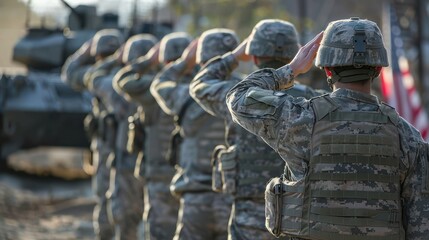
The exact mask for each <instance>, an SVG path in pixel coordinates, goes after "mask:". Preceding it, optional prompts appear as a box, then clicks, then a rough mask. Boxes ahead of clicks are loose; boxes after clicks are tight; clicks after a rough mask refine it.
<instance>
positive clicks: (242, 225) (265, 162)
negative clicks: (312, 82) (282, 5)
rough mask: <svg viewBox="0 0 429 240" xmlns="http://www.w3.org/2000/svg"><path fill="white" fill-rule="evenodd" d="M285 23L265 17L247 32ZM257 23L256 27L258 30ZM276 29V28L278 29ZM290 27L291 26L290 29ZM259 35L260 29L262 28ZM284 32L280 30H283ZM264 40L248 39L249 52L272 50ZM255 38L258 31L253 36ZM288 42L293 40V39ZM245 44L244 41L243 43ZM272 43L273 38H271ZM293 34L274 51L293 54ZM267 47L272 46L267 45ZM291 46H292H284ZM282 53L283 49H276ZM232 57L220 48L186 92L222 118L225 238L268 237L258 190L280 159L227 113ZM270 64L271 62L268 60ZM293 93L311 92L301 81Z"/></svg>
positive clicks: (234, 80)
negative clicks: (227, 196) (227, 204)
mask: <svg viewBox="0 0 429 240" xmlns="http://www.w3.org/2000/svg"><path fill="white" fill-rule="evenodd" d="M288 26H289V24H286V29H285V22H280V21H271V20H265V21H263V22H261V23H259V24H258V25H257V27H255V28H256V29H259V30H258V31H254V32H253V35H255V34H258V35H261V32H262V33H263V32H264V31H263V30H264V29H266V30H267V31H268V30H270V29H273V28H274V29H275V28H278V29H277V30H276V31H273V30H270V32H272V33H273V35H274V36H271V37H276V35H275V33H276V32H283V33H288V31H289V32H290V31H291V28H290V27H288ZM261 29H262V30H261ZM279 30H280V31H279ZM292 30H294V29H292ZM262 35H263V34H262ZM289 35H292V36H288V38H293V36H295V37H296V33H294V32H292V34H290V33H289ZM285 36H286V35H285ZM262 37H263V38H264V39H265V41H261V43H259V42H258V41H256V43H255V42H254V41H253V40H251V39H252V37H250V38H249V39H250V41H251V43H253V44H254V45H255V46H254V48H257V49H256V50H255V49H253V48H252V51H255V52H251V53H252V54H255V55H257V56H265V57H268V56H271V57H273V56H274V55H275V54H276V53H275V52H274V51H271V52H270V48H268V47H265V48H263V47H262V46H261V45H264V46H267V45H269V44H270V43H271V42H272V41H271V42H270V36H264V35H263V36H262ZM253 38H254V39H256V40H258V39H260V38H261V36H258V37H253ZM290 42H292V43H293V42H295V45H293V44H291V43H290ZM288 44H290V45H292V47H289V46H288ZM249 45H251V44H248V45H247V46H249ZM273 45H275V44H273ZM296 45H297V40H296V39H295V40H289V41H285V42H284V43H282V46H280V47H283V48H285V51H287V52H285V53H279V56H278V57H282V58H284V57H285V56H293V55H294V53H295V51H296V49H297V47H296ZM273 49H275V48H274V47H273ZM290 49H292V50H293V51H292V52H289V51H290ZM280 54H285V55H280ZM238 64H239V63H238V61H237V60H236V59H235V58H234V56H232V54H225V55H224V56H222V57H221V58H218V59H215V60H213V61H211V62H210V63H209V64H208V65H207V66H205V68H204V69H203V70H202V71H201V72H200V73H199V74H198V75H197V76H196V77H195V78H194V80H193V81H192V84H191V89H190V91H191V94H192V96H193V97H194V98H195V99H196V101H197V102H198V103H199V104H200V105H201V106H202V107H204V109H206V111H208V112H209V113H211V114H213V115H215V116H217V117H221V118H223V119H224V120H225V124H226V127H227V133H228V135H227V140H228V146H227V147H228V149H229V151H228V152H226V153H223V154H221V159H222V160H221V161H222V165H225V160H229V159H231V158H233V162H234V164H233V165H235V166H234V167H232V168H229V169H226V167H225V166H222V167H223V168H224V171H223V175H224V186H223V188H224V191H227V192H231V193H233V194H234V197H235V198H234V206H233V209H232V213H231V219H230V222H229V236H228V237H229V239H274V237H273V236H272V235H271V234H270V233H269V232H268V231H267V230H266V228H265V225H264V219H265V216H264V207H265V204H264V191H265V185H266V182H268V181H269V180H270V178H272V177H274V176H278V175H280V174H281V173H282V172H283V169H284V163H283V161H281V159H280V157H279V156H278V154H277V153H276V152H275V151H273V150H272V149H271V148H270V147H269V146H268V145H267V144H265V143H264V142H263V140H262V139H261V138H259V137H257V136H255V135H253V134H251V133H249V132H248V131H246V130H244V129H243V128H241V127H240V126H239V125H237V124H234V123H233V121H232V118H231V115H230V113H229V111H228V109H227V106H226V103H225V100H226V94H227V92H228V91H229V90H230V89H231V88H232V87H233V86H235V85H236V84H237V83H238V82H239V81H240V80H241V79H240V78H237V77H234V75H231V73H232V71H233V70H234V69H236V68H237V66H238ZM271 64H273V63H271ZM291 91H292V92H293V94H294V95H299V96H306V97H311V96H314V95H316V93H315V92H314V91H313V90H312V89H310V88H307V87H306V86H303V85H297V86H296V87H295V88H294V89H293V90H291ZM228 175H232V177H231V178H232V179H233V180H229V179H231V178H228Z"/></svg>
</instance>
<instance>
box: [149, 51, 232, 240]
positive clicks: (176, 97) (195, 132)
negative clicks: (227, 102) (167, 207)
mask: <svg viewBox="0 0 429 240" xmlns="http://www.w3.org/2000/svg"><path fill="white" fill-rule="evenodd" d="M185 70H186V63H185V62H183V61H182V60H181V59H179V60H177V61H176V62H174V63H172V64H169V65H167V66H166V67H165V68H164V69H163V70H162V71H161V72H160V73H159V74H158V76H157V78H156V79H155V81H154V83H153V84H152V86H151V92H152V94H153V95H154V97H155V98H156V100H157V102H158V103H159V105H160V106H161V107H162V109H163V110H164V111H165V112H166V113H168V114H170V115H178V114H179V112H181V109H182V108H183V106H185V105H187V102H188V101H189V100H191V97H190V95H189V82H190V80H191V79H192V77H193V76H195V73H196V72H195V70H196V69H194V71H193V72H191V73H186V72H185ZM190 103H191V104H190V105H189V106H188V107H187V109H186V111H184V114H183V121H182V124H181V131H180V134H181V136H182V137H183V142H182V144H181V145H180V148H179V159H178V164H177V165H178V166H177V167H176V175H175V176H174V178H173V180H172V183H171V186H170V190H171V192H172V193H173V194H175V195H178V196H181V203H182V204H181V208H180V213H179V216H180V219H179V220H178V225H177V226H178V228H177V230H176V235H175V239H193V237H195V239H200V237H198V236H207V235H204V234H206V233H207V232H210V231H211V229H210V228H209V226H210V225H209V224H208V223H209V221H208V219H207V218H202V220H201V221H195V219H193V217H194V216H193V214H192V212H193V211H195V210H189V211H190V212H189V211H188V210H187V209H192V208H193V205H192V202H188V197H187V196H189V195H188V194H192V195H194V197H195V204H197V202H198V204H199V205H200V206H201V205H206V206H207V200H205V199H204V197H203V195H205V194H209V193H210V194H212V192H211V184H212V181H211V163H210V157H211V153H212V151H213V149H214V148H215V146H216V145H219V144H224V142H225V140H224V137H225V132H224V126H223V121H222V120H221V119H216V118H214V117H213V116H211V115H210V114H208V113H206V112H205V111H204V110H203V109H202V108H201V107H200V106H199V105H198V104H197V103H195V102H194V101H192V102H190ZM213 196H214V195H213ZM215 196H217V197H218V198H227V197H228V196H227V195H223V194H218V195H215ZM199 201H203V202H199ZM188 203H189V205H188ZM223 203H225V202H223ZM215 204H216V202H215ZM209 207H210V208H211V211H214V210H216V209H220V208H225V206H217V207H216V206H214V205H211V206H209ZM200 210H201V211H203V209H200ZM198 219H201V218H198ZM226 221H227V216H225V223H226ZM196 222H198V224H200V225H199V226H200V227H201V228H199V229H195V231H193V230H188V229H193V226H194V224H197V223H196ZM221 227H223V233H224V234H223V235H222V234H221V232H222V230H221V229H216V231H217V233H216V235H219V236H225V235H226V232H227V226H226V225H223V226H221ZM189 231H191V232H189ZM196 231H198V232H196ZM187 234H194V236H193V237H191V236H189V235H187ZM213 237H214V236H213V235H212V236H211V237H209V238H201V239H214V238H213Z"/></svg>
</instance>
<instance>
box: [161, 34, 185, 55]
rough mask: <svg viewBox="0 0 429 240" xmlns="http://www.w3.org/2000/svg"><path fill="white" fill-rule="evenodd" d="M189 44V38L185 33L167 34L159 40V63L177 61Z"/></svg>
mask: <svg viewBox="0 0 429 240" xmlns="http://www.w3.org/2000/svg"><path fill="white" fill-rule="evenodd" d="M190 42H191V37H190V36H189V35H188V34H187V33H185V32H175V33H170V34H167V35H166V36H164V37H163V38H162V39H161V43H160V46H159V61H160V62H170V61H174V60H176V59H178V58H179V57H180V56H182V53H183V50H185V48H186V47H187V46H188V45H189V43H190Z"/></svg>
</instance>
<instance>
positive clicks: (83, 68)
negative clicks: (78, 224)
mask: <svg viewBox="0 0 429 240" xmlns="http://www.w3.org/2000/svg"><path fill="white" fill-rule="evenodd" d="M121 43H122V34H121V33H120V32H119V31H117V30H115V29H104V30H100V31H98V32H97V33H96V34H95V35H94V37H93V38H92V40H90V41H88V42H87V43H85V44H84V45H83V46H82V47H81V48H80V49H79V50H78V51H77V52H76V53H74V54H73V55H72V56H70V57H69V58H68V59H67V61H66V63H65V64H64V66H63V70H62V78H63V80H64V81H65V82H66V83H68V84H69V85H70V86H71V87H72V88H74V89H75V90H78V91H83V90H85V89H86V86H85V84H84V76H85V74H86V73H87V72H88V71H89V70H90V68H91V66H92V65H93V63H95V62H98V61H103V59H105V58H107V57H108V56H110V55H112V54H113V53H115V51H116V50H117V49H118V48H119V47H120V45H121ZM92 103H93V106H92V114H90V115H89V116H88V117H87V118H86V119H85V126H86V128H87V131H88V132H89V134H90V136H91V151H92V154H93V157H92V158H93V161H94V167H95V169H96V170H95V171H96V172H95V174H94V177H93V189H94V192H95V193H96V196H97V204H96V206H95V208H94V215H93V218H94V231H95V234H96V237H97V239H111V238H112V237H113V236H114V229H113V226H112V225H111V224H110V223H109V220H108V217H107V206H106V203H107V199H106V192H107V190H108V188H109V169H108V168H107V165H106V163H107V157H108V155H109V154H110V152H111V149H110V148H109V147H108V144H107V143H106V141H105V139H104V138H103V134H104V133H103V132H102V130H103V129H101V126H102V125H103V124H100V123H103V121H104V119H103V116H105V111H106V107H105V106H104V105H103V104H102V102H101V101H99V99H98V98H96V97H93V100H92Z"/></svg>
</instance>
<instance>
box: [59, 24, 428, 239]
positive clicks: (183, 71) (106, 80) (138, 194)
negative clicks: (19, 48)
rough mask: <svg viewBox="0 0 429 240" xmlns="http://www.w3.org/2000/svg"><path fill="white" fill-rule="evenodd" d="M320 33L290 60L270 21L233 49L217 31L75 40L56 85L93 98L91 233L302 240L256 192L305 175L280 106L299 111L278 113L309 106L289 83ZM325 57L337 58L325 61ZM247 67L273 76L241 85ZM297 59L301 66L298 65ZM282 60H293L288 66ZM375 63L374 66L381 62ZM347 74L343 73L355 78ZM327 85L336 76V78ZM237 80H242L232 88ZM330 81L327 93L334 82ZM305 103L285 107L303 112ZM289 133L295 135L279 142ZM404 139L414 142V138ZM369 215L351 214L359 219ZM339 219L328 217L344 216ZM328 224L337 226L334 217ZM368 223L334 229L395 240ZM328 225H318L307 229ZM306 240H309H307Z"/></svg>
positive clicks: (284, 33) (290, 40) (288, 28)
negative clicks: (140, 227) (62, 82)
mask: <svg viewBox="0 0 429 240" xmlns="http://www.w3.org/2000/svg"><path fill="white" fill-rule="evenodd" d="M353 21H357V22H359V24H362V26H366V25H365V24H367V22H369V21H365V20H359V19H358V20H356V19H354V20H344V21H343V22H345V23H347V24H349V25H351V26H355V25H356V24H355V25H353V24H354V22H353ZM340 22H341V21H340ZM343 22H341V23H343ZM349 22H351V23H349ZM370 23H371V24H372V22H370ZM347 24H346V25H347ZM371 24H369V26H370V27H371V28H372V27H374V26H373V25H371ZM347 26H348V25H347ZM351 29H353V28H351ZM377 29H378V28H377ZM350 31H355V30H350ZM371 31H373V30H371ZM353 34H355V33H353ZM353 34H352V35H351V36H352V37H353V36H355V35H353ZM369 34H373V33H371V32H370V33H369ZM369 36H371V35H369ZM321 37H322V34H319V35H318V36H317V37H316V38H315V39H314V40H313V41H311V42H310V43H309V44H308V46H307V45H306V46H304V48H302V49H301V51H300V52H298V50H299V49H300V46H299V44H298V36H297V33H296V30H295V28H294V26H293V25H292V24H290V23H289V22H286V21H282V20H274V19H270V20H263V21H261V22H259V23H258V24H257V25H256V26H255V27H254V29H253V31H252V33H251V34H250V36H249V37H248V38H247V39H245V40H244V41H242V42H241V43H240V41H239V39H238V37H237V35H236V34H235V32H234V31H233V30H230V29H223V28H216V29H211V30H208V31H205V32H204V33H202V34H201V36H199V37H198V38H197V39H194V40H192V39H191V37H190V36H189V35H188V34H186V33H172V34H168V35H166V36H165V37H164V38H162V39H161V40H160V41H159V42H157V40H156V39H155V38H154V37H153V36H152V35H149V34H141V35H136V36H133V37H131V38H130V39H128V40H127V41H126V42H125V43H123V37H122V35H121V33H120V32H118V31H117V30H111V29H109V30H101V31H99V32H98V33H97V34H96V35H95V36H94V38H93V39H92V40H90V41H89V42H87V43H86V44H84V45H83V46H82V47H81V49H80V50H78V51H77V52H76V53H75V54H74V55H72V56H71V57H70V58H69V59H68V60H67V62H66V64H65V66H64V68H63V78H64V80H65V81H66V82H67V83H68V84H70V86H72V87H73V88H74V89H76V90H80V91H84V90H88V91H90V92H91V93H92V95H93V112H92V114H91V115H90V116H88V117H87V118H86V119H85V126H86V127H87V130H88V132H90V133H91V136H92V142H91V150H92V152H93V160H94V164H95V167H96V173H95V176H94V187H95V193H96V195H97V197H98V202H97V205H96V208H95V210H94V229H95V232H96V235H97V237H98V238H99V239H112V238H113V237H114V236H115V237H116V239H136V238H138V237H137V228H138V224H139V222H140V220H141V216H142V214H143V223H144V227H145V229H144V235H145V236H144V239H173V238H174V239H232V240H235V239H275V238H276V237H275V236H273V235H272V234H274V235H276V236H284V235H290V236H298V237H300V234H299V232H300V231H297V232H294V231H293V229H294V227H295V225H296V224H298V223H299V224H301V223H300V222H299V220H295V221H297V222H295V223H296V224H293V223H292V224H291V223H289V224H291V225H288V226H287V227H286V229H287V228H290V229H292V230H290V229H289V230H290V232H288V231H289V230H284V229H282V230H281V231H283V234H281V233H280V232H279V231H280V230H279V228H280V226H277V227H275V228H276V229H270V228H269V225H270V221H274V220H273V219H270V218H271V217H272V218H274V216H272V215H270V214H269V212H268V213H266V209H265V208H266V203H265V199H264V194H265V190H266V187H267V183H268V182H269V181H270V179H272V178H274V177H278V176H281V175H282V176H283V178H282V179H287V180H289V181H291V182H297V181H298V180H299V179H301V178H303V177H304V176H305V173H308V169H307V168H308V166H307V165H306V164H305V161H303V162H297V161H293V160H295V159H296V158H298V159H299V151H304V152H306V151H307V148H305V147H303V146H304V144H303V143H302V142H305V143H307V142H310V139H311V137H312V135H311V134H310V135H309V136H305V137H304V135H303V136H299V135H298V134H303V133H306V131H307V130H308V129H309V128H308V127H305V126H303V127H301V128H300V127H296V126H294V125H293V123H292V124H289V125H288V123H285V120H286V119H287V120H291V119H288V117H289V118H291V117H292V116H289V115H288V114H287V113H285V112H282V111H283V110H282V108H284V107H285V106H286V107H290V109H289V110H290V111H292V110H296V109H297V107H295V106H294V105H290V106H289V105H288V100H290V99H289V98H296V97H304V98H305V99H310V98H313V97H316V96H319V95H321V94H322V93H323V91H319V90H313V89H311V88H310V87H308V86H305V85H302V84H299V83H298V82H296V81H295V82H293V78H294V75H298V74H299V73H304V72H305V71H308V68H306V69H301V68H299V67H296V66H300V65H306V66H308V65H309V64H308V62H310V64H311V62H312V61H313V59H314V56H315V54H316V52H317V48H316V47H314V46H317V47H318V46H319V43H320V41H321ZM365 44H366V43H365ZM333 46H334V45H333ZM352 47H353V46H352ZM383 49H384V48H383ZM364 51H366V50H364ZM297 53H298V55H297V56H295V55H296V54H297ZM310 53H311V54H310ZM335 53H338V51H337V52H332V53H331V54H335ZM303 54H310V55H311V56H310V57H309V56H307V55H305V56H304V57H303ZM373 55H374V53H373ZM371 56H372V55H371ZM250 59H253V61H254V64H255V65H256V66H257V67H258V68H260V69H267V68H268V69H271V70H273V69H278V70H277V72H275V73H271V72H269V71H268V70H263V71H256V72H255V73H252V74H251V75H250V76H248V77H247V78H245V75H243V74H241V73H238V72H237V71H236V69H237V67H238V66H239V63H240V62H242V61H243V62H244V61H249V60H250ZM295 59H298V60H295ZM302 59H305V60H306V61H307V62H305V64H304V63H302V62H304V61H303V60H302ZM291 61H292V63H295V64H294V65H293V64H289V63H290V62H291ZM299 61H301V62H299ZM383 61H384V60H381V62H382V64H381V65H380V67H381V66H385V65H383V64H385V63H384V62H383ZM297 62H298V63H297ZM386 63H387V60H386ZM351 65H352V66H353V64H351ZM364 65H365V64H364ZM291 66H293V67H294V68H292V67H291ZM321 66H322V67H323V66H330V65H321ZM338 66H341V65H338ZM375 66H379V65H375ZM271 70H270V71H271ZM267 71H268V72H267ZM334 73H335V72H334ZM346 73H347V72H346ZM330 74H332V73H330ZM353 74H354V73H353ZM353 74H349V75H350V76H352V78H353V77H354V75H353ZM365 74H366V73H365ZM365 74H364V73H362V72H359V73H357V74H355V75H359V76H362V75H365ZM372 74H373V75H374V76H375V75H377V73H372ZM253 75H255V76H256V77H257V78H258V79H260V80H259V81H257V80H253V82H252V84H253V85H252V84H250V83H248V82H249V80H248V79H252V76H253ZM349 75H344V76H346V77H347V76H349ZM328 76H329V75H328ZM365 76H366V75H365ZM374 76H372V77H374ZM256 77H255V78H256ZM335 77H337V80H338V79H341V77H343V75H341V74H338V76H335ZM271 78H272V79H274V80H272V79H271ZM242 79H246V80H245V81H243V82H241V83H240V81H241V80H242ZM282 79H287V81H286V80H284V81H285V82H282ZM353 79H354V80H353V81H355V80H356V79H355V78H353ZM361 80H362V79H360V78H359V79H358V81H361ZM270 81H274V82H275V83H274V86H271V87H267V86H268V85H267V84H269V83H271V82H270ZM276 81H277V82H276ZM353 81H352V82H353ZM238 83H240V84H241V85H240V84H238ZM283 83H286V84H284V85H285V86H282V84H283ZM237 84H238V85H237ZM246 84H247V85H246ZM330 84H331V85H333V86H334V89H335V82H331V83H330ZM337 84H342V81H337ZM266 85H267V86H266ZM292 85H293V86H292ZM234 86H235V87H234ZM291 86H292V87H291ZM231 89H232V90H231ZM240 90H241V92H240ZM230 91H231V92H230ZM243 91H244V92H243ZM229 92H230V93H229ZM228 93H229V94H228ZM243 94H244V95H243ZM227 95H228V101H227ZM288 97H289V98H288ZM304 98H298V100H296V101H295V102H294V101H292V100H291V101H292V102H293V103H294V104H297V105H299V104H304V102H305V103H307V102H306V100H304ZM316 99H318V98H316ZM227 104H229V105H227ZM307 104H308V103H307ZM299 106H301V105H299ZM228 107H229V108H228ZM302 108H305V107H302ZM320 108H321V109H322V110H321V111H325V110H326V109H325V107H320ZM326 108H327V107H326ZM337 108H338V107H337ZM291 109H292V110H291ZM230 111H231V112H232V113H233V114H232V115H231V113H230ZM284 111H287V110H284ZM296 111H298V112H300V111H303V110H302V109H301V108H299V109H298V110H296ZM326 111H327V110H326ZM294 116H295V117H296V119H292V120H293V121H295V120H296V121H297V122H299V120H301V118H300V116H299V114H298V115H294ZM341 116H342V115H341ZM292 120H291V121H292ZM306 120H308V119H304V120H302V121H303V122H305V121H306ZM349 120H350V119H349ZM351 120H354V119H353V118H352V119H351ZM373 121H374V120H373ZM237 122H238V123H240V125H242V126H243V127H244V128H243V127H242V126H240V125H238V124H237ZM313 122H314V120H311V121H310V122H305V123H308V124H313ZM286 125H287V128H285V126H286ZM246 129H247V130H246ZM250 131H251V132H253V133H251V132H250ZM374 131H375V130H374ZM290 132H293V133H294V134H295V135H298V136H295V135H292V137H290V136H288V140H287V141H286V140H285V141H284V139H281V138H282V137H285V136H286V133H290ZM310 133H311V132H310ZM411 135H413V136H414V135H416V133H414V132H413V133H412V134H411ZM283 141H284V142H288V141H290V142H288V144H290V146H288V147H284V146H283ZM413 141H414V142H423V141H422V140H421V138H420V139H419V138H418V137H415V139H414V140H413ZM267 143H268V144H269V145H268V144H267ZM357 143H359V142H357ZM300 144H301V145H300ZM362 144H367V142H363V143H362ZM295 145H296V146H295ZM285 148H286V149H287V150H284V149H285ZM289 148H292V149H289ZM294 151H297V152H298V153H295V152H294ZM279 153H280V155H279ZM371 154H372V152H371ZM282 158H283V159H282ZM289 158H290V159H292V160H291V161H288V160H287V159H289ZM285 161H286V165H285ZM297 169H298V170H297ZM384 170H385V169H384ZM384 170H383V171H384ZM374 171H375V170H374ZM419 177H421V176H419ZM377 179H378V178H377ZM292 180H293V181H292ZM319 180H320V181H323V180H327V179H319ZM342 180H347V179H342ZM369 180H372V179H369ZM420 180H421V179H420ZM415 181H416V180H415ZM270 184H271V183H270ZM268 187H270V185H268ZM281 192H282V193H283V190H282V191H281ZM143 196H144V197H143ZM143 198H144V200H143ZM292 200H296V199H292ZM290 204H292V205H291V206H295V205H296V203H294V202H291V203H290ZM294 204H295V205H294ZM378 204H379V205H383V204H382V203H378ZM298 205H299V204H298ZM322 205H323V204H322ZM339 205H341V204H339ZM393 205H394V204H393ZM143 206H144V209H143ZM384 207H385V206H384V205H383V208H384ZM389 207H392V204H391V205H389ZM296 209H297V207H292V209H289V211H288V209H284V211H283V212H282V214H280V216H282V215H284V216H288V214H292V215H293V214H294V213H291V212H294V211H296ZM385 210H386V209H385ZM397 210H398V211H401V209H400V208H399V209H397ZM268 211H269V210H268ZM386 211H387V210H386ZM333 212H335V211H333ZM367 212H368V211H365V213H362V212H359V213H357V212H356V211H355V212H354V214H361V215H362V216H366V215H365V214H367ZM266 214H268V215H267V219H266ZM341 214H343V213H341ZM341 214H340V215H335V213H333V215H332V216H342V217H344V216H343V215H341ZM395 214H397V213H396V212H395ZM321 215H323V214H321ZM328 215H329V214H328ZM380 215H381V214H380ZM400 216H402V215H401V214H400ZM294 217H296V216H294ZM324 217H325V216H324ZM389 217H391V215H389ZM403 217H404V218H406V214H404V215H403ZM325 219H327V218H323V219H322V218H319V219H318V221H321V222H323V221H325ZM339 219H341V218H339ZM289 220H290V219H289ZM377 220H380V219H377ZM381 220H382V219H381ZM381 220H380V221H381ZM266 221H267V226H266ZM311 221H314V219H311ZM326 221H327V220H326ZM330 221H331V220H330ZM332 221H333V220H332ZM339 221H341V220H339ZM395 221H396V220H395ZM329 223H330V224H334V225H335V224H339V223H338V219H337V221H336V222H329ZM366 223H367V222H366ZM355 224H356V223H355V222H353V224H351V225H353V226H355ZM280 225H281V224H280ZM300 226H301V225H300ZM369 226H372V225H369ZM389 226H390V225H389ZM417 226H419V225H418V224H417ZM267 227H268V228H269V229H268V230H270V231H268V230H267ZM331 227H332V226H331ZM376 227H379V229H376V228H374V229H375V230H374V229H373V228H366V229H367V230H364V229H363V228H359V227H355V228H352V227H349V228H347V227H344V228H338V227H335V226H334V227H332V229H334V232H340V233H338V234H344V233H345V234H346V235H347V234H350V235H355V234H357V235H360V236H361V237H362V239H367V238H365V237H368V235H371V233H370V232H375V235H374V236H375V237H378V236H382V237H386V236H387V238H384V239H390V238H389V237H392V236H394V237H395V236H399V235H401V236H400V237H403V236H404V235H403V234H399V232H400V231H399V230H398V229H397V231H398V234H396V233H392V232H395V231H391V229H390V228H389V227H386V226H385V225H383V224H381V225H380V223H378V225H376ZM383 227H385V229H384V228H383ZM297 228H298V229H299V227H297ZM304 228H305V227H304ZM307 229H308V227H307ZM332 229H331V228H326V229H325V228H323V227H320V226H319V229H317V231H319V232H323V231H325V230H326V231H327V232H330V231H332ZM356 229H358V230H356ZM400 229H402V228H400ZM340 230H341V231H340ZM270 232H271V233H270ZM301 232H302V231H301ZM341 232H343V233H341ZM414 232H415V231H414ZM380 233H381V234H380ZM335 234H337V233H335ZM335 234H333V233H328V234H327V235H325V236H324V237H322V235H320V236H321V237H320V239H330V238H331V237H338V235H335ZM395 234H396V235H395ZM339 236H340V239H341V238H342V237H345V236H344V235H339ZM407 236H411V235H408V233H407ZM304 237H305V238H308V239H319V238H315V237H314V235H313V236H311V235H308V236H304ZM346 238H347V237H346ZM297 239H299V238H297ZM356 239H361V238H356ZM374 239H377V238H374ZM398 239H402V238H399V237H398ZM409 239H411V238H409ZM416 239H419V238H416Z"/></svg>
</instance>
